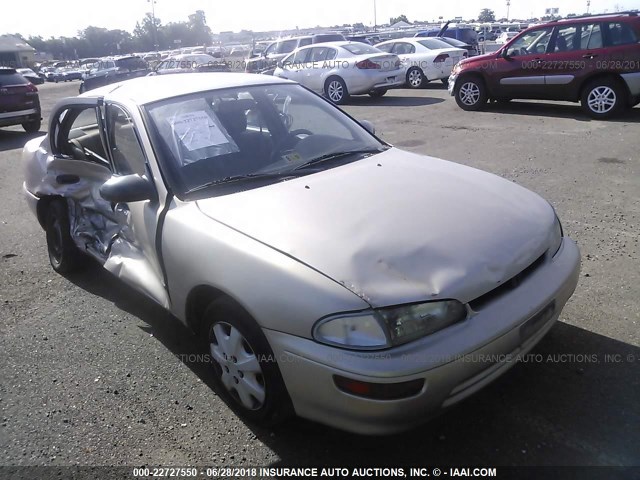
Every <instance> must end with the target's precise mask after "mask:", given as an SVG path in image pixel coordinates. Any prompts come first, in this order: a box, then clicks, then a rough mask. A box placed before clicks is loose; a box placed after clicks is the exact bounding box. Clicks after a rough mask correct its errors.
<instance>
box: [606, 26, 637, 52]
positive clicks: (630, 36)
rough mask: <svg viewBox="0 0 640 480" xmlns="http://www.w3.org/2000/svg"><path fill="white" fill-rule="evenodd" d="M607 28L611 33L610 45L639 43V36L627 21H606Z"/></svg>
mask: <svg viewBox="0 0 640 480" xmlns="http://www.w3.org/2000/svg"><path fill="white" fill-rule="evenodd" d="M605 28H606V30H607V31H608V34H609V35H608V37H609V41H608V44H609V45H608V46H611V47H617V46H619V45H631V44H633V43H638V37H637V36H636V34H635V32H634V31H633V30H632V29H631V27H630V26H629V25H627V24H626V23H622V22H608V23H605Z"/></svg>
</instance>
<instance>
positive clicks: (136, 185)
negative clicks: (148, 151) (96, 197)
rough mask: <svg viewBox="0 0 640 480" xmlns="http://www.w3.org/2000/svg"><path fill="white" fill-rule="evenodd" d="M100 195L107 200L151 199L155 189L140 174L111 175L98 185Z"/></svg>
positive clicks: (137, 200)
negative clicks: (111, 176)
mask: <svg viewBox="0 0 640 480" xmlns="http://www.w3.org/2000/svg"><path fill="white" fill-rule="evenodd" d="M100 195H101V196H102V198H104V199H105V200H106V201H108V202H112V203H129V202H141V201H143V200H153V199H154V198H155V197H156V191H155V189H154V188H153V185H152V184H151V182H150V181H149V180H147V179H146V178H143V177H141V176H140V175H124V176H122V177H113V178H111V179H110V180H108V181H106V182H105V183H104V184H103V185H102V186H101V187H100Z"/></svg>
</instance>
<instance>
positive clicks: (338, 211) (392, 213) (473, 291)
mask: <svg viewBox="0 0 640 480" xmlns="http://www.w3.org/2000/svg"><path fill="white" fill-rule="evenodd" d="M197 204H198V207H199V208H200V210H201V211H202V212H203V213H204V214H205V215H207V216H208V217H210V218H212V219H214V220H216V221H218V222H221V223H223V224H226V225H227V226H229V227H231V228H233V229H235V230H238V231H240V232H242V233H244V234H246V235H248V236H250V237H252V238H254V239H256V240H257V241H260V242H262V243H265V244H267V245H269V246H271V247H273V248H275V249H277V250H279V251H281V252H283V253H284V254H286V255H288V256H291V257H294V258H296V259H298V260H299V261H301V262H303V263H305V264H307V265H308V266H310V267H311V268H313V269H316V270H318V271H320V272H322V273H323V274H325V275H326V276H328V277H330V278H332V279H333V280H335V281H337V282H339V283H341V284H343V285H344V286H345V287H346V288H348V289H349V290H351V291H352V292H354V293H355V294H357V295H358V296H360V297H361V298H363V299H364V300H366V301H367V302H368V303H369V304H370V305H372V306H373V307H382V306H389V305H396V304H401V303H409V302H417V301H421V300H435V299H442V298H454V299H458V300H460V301H462V302H468V301H470V300H472V299H474V298H477V297H478V296H480V295H482V294H484V293H486V292H488V291H490V290H492V289H493V288H495V287H496V286H498V285H499V284H501V283H502V282H504V281H505V280H508V279H510V278H512V277H513V276H514V275H516V274H517V273H519V272H520V271H522V270H523V269H524V268H526V267H527V266H529V265H530V264H531V263H533V261H535V260H536V259H537V258H539V257H540V256H541V255H542V254H543V253H544V252H545V251H546V250H547V248H548V247H549V245H550V242H551V235H552V232H553V226H554V222H555V213H554V211H553V209H552V207H551V206H550V205H549V203H547V202H546V201H545V200H544V199H542V198H541V197H539V196H538V195H536V194H535V193H533V192H531V191H529V190H526V189H525V188H523V187H520V186H518V185H516V184H514V183H512V182H510V181H507V180H504V179H502V178H500V177H497V176H495V175H492V174H489V173H486V172H483V171H480V170H476V169H474V168H470V167H466V166H462V165H459V164H455V163H452V162H447V161H444V160H439V159H435V158H431V157H425V156H421V155H416V154H412V153H408V152H404V151H402V150H398V149H396V148H392V149H390V150H387V151H386V152H384V153H381V154H378V155H374V156H371V157H369V158H366V159H363V160H360V161H357V162H353V163H350V164H347V165H343V166H340V167H336V168H333V169H330V170H326V171H322V172H319V173H315V174H311V175H309V176H305V177H300V178H296V179H293V180H289V181H286V182H280V183H276V184H272V185H269V186H266V187H261V188H256V189H252V190H247V191H243V192H240V193H234V194H230V195H225V196H219V197H214V198H207V199H204V200H198V201H197Z"/></svg>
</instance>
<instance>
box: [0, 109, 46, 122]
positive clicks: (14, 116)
mask: <svg viewBox="0 0 640 480" xmlns="http://www.w3.org/2000/svg"><path fill="white" fill-rule="evenodd" d="M38 120H40V110H38V109H37V108H28V109H26V110H19V111H15V112H5V113H0V127H8V126H10V125H20V124H22V123H26V122H33V121H38Z"/></svg>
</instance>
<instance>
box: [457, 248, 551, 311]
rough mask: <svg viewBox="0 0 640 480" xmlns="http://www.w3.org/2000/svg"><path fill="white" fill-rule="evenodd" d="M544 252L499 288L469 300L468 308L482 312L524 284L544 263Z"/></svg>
mask: <svg viewBox="0 0 640 480" xmlns="http://www.w3.org/2000/svg"><path fill="white" fill-rule="evenodd" d="M545 255H546V252H545V253H543V254H542V255H540V256H539V257H538V258H537V259H536V260H534V261H533V263H532V264H531V265H529V266H528V267H527V268H525V269H524V270H522V271H521V272H520V273H518V274H517V275H515V276H513V277H511V278H510V279H509V280H507V281H506V282H504V283H503V284H502V285H500V286H499V287H496V288H494V289H493V290H490V291H488V292H487V293H485V294H484V295H481V296H479V297H478V298H476V299H474V300H471V301H470V302H469V306H470V307H471V308H472V309H473V310H475V311H476V312H477V311H480V310H482V309H483V308H484V307H485V306H486V305H487V304H489V303H491V302H492V301H494V300H496V299H497V298H499V297H501V296H502V295H504V294H505V293H508V292H510V291H512V290H514V289H515V288H517V287H518V286H519V285H520V284H521V283H522V282H524V281H525V280H526V279H527V277H529V276H530V275H531V274H532V273H533V272H535V271H536V270H537V268H538V267H539V266H540V265H542V263H544V259H545Z"/></svg>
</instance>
